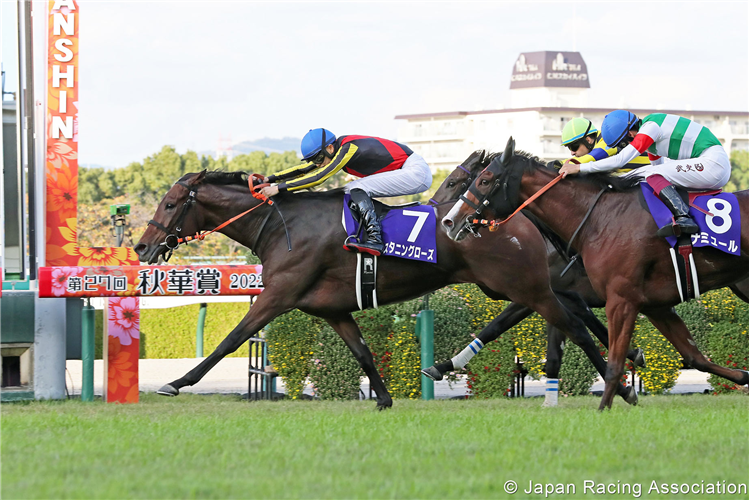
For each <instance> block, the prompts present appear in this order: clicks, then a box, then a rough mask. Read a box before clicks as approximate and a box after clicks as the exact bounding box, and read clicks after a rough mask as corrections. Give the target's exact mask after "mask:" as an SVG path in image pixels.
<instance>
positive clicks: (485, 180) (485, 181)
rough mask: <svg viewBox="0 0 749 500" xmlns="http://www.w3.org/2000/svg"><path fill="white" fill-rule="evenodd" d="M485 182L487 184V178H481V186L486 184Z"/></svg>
mask: <svg viewBox="0 0 749 500" xmlns="http://www.w3.org/2000/svg"><path fill="white" fill-rule="evenodd" d="M487 184H489V180H488V179H481V185H482V186H486V185H487Z"/></svg>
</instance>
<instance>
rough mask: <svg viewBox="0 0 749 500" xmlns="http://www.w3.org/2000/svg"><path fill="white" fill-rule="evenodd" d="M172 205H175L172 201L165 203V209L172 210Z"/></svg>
mask: <svg viewBox="0 0 749 500" xmlns="http://www.w3.org/2000/svg"><path fill="white" fill-rule="evenodd" d="M174 207H175V205H174V203H167V204H166V209H167V210H174Z"/></svg>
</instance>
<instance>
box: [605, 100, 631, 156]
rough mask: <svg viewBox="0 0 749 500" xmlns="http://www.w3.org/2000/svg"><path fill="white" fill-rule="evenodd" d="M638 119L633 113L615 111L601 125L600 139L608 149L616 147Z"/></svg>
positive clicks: (620, 110)
mask: <svg viewBox="0 0 749 500" xmlns="http://www.w3.org/2000/svg"><path fill="white" fill-rule="evenodd" d="M638 121H639V119H638V118H637V116H636V115H635V114H634V113H630V112H629V111H626V110H624V109H617V110H616V111H612V112H611V113H609V114H607V115H606V116H605V117H604V119H603V123H602V124H601V137H602V138H603V142H605V143H606V145H607V146H609V147H610V148H613V147H616V145H617V144H619V142H621V140H622V139H624V136H626V135H627V132H629V131H630V129H632V127H634V126H635V125H636V124H637V122H638Z"/></svg>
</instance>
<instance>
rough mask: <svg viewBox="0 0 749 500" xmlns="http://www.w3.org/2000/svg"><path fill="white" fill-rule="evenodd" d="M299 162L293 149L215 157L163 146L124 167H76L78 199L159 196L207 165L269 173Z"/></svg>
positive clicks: (93, 201)
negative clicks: (181, 178) (178, 151)
mask: <svg viewBox="0 0 749 500" xmlns="http://www.w3.org/2000/svg"><path fill="white" fill-rule="evenodd" d="M300 163H301V160H300V159H299V158H298V157H297V155H296V153H295V152H294V151H286V152H284V153H271V154H269V155H268V154H265V153H264V152H262V151H253V152H252V153H248V154H242V155H238V156H235V157H234V158H232V159H230V160H229V159H227V158H226V157H224V156H222V157H219V158H218V159H214V158H212V157H210V156H201V157H199V156H198V154H197V153H195V152H194V151H188V152H186V153H185V154H179V153H177V151H176V150H175V149H174V147H172V146H164V147H163V148H161V151H159V152H158V153H156V154H154V155H152V156H149V157H148V158H146V159H145V160H143V161H142V162H133V163H131V164H129V165H128V166H127V167H124V168H118V169H114V170H105V169H103V168H85V167H81V168H79V171H78V202H79V203H80V204H85V205H91V204H96V203H98V202H100V201H102V200H109V199H114V198H119V197H122V196H124V197H126V198H127V199H128V200H130V201H131V202H138V201H140V202H143V201H145V200H152V199H154V198H155V199H157V200H158V199H161V197H162V196H163V195H164V194H165V193H166V192H167V191H168V190H169V188H170V187H171V186H172V184H174V182H175V181H176V180H177V179H179V178H180V177H182V176H183V175H185V174H187V173H190V172H200V171H201V170H203V169H208V170H225V171H231V172H236V171H245V172H251V173H258V174H263V175H269V174H271V173H273V172H278V171H280V170H283V169H286V168H289V167H293V166H295V165H299V164H300Z"/></svg>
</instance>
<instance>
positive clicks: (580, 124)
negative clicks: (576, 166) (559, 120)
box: [562, 118, 598, 146]
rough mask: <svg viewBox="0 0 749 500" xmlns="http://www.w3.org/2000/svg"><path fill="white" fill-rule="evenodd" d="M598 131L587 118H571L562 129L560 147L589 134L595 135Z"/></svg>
mask: <svg viewBox="0 0 749 500" xmlns="http://www.w3.org/2000/svg"><path fill="white" fill-rule="evenodd" d="M597 133H598V129H597V128H595V127H594V126H593V122H591V121H590V120H588V119H587V118H573V119H572V120H570V121H568V122H567V123H566V124H565V125H564V128H563V129H562V146H566V145H567V144H571V143H573V142H575V141H577V140H579V139H582V138H583V137H587V136H589V135H590V134H597Z"/></svg>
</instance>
